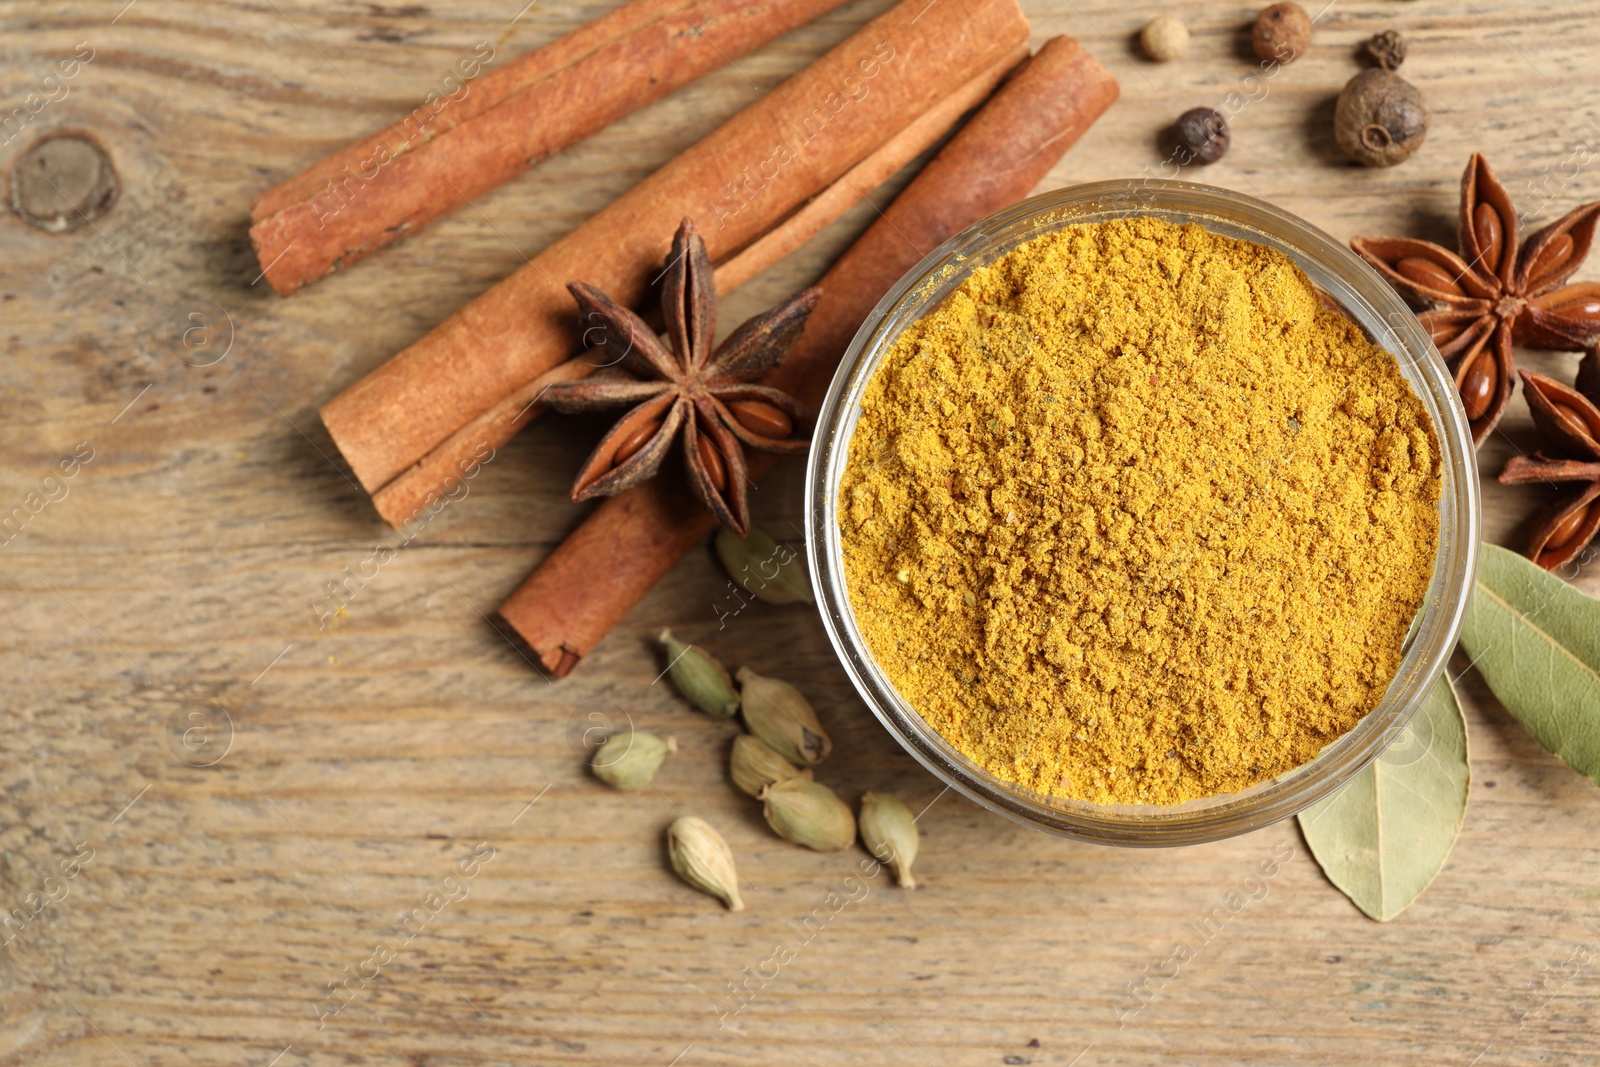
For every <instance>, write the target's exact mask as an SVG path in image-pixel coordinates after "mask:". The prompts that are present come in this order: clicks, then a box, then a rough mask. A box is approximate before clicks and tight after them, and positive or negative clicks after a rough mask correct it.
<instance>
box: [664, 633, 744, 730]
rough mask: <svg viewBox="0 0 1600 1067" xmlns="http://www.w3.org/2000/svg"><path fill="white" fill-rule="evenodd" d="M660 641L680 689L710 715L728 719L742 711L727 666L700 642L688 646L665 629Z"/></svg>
mask: <svg viewBox="0 0 1600 1067" xmlns="http://www.w3.org/2000/svg"><path fill="white" fill-rule="evenodd" d="M658 640H659V641H660V642H661V643H662V645H664V646H665V647H666V650H667V671H668V672H669V673H670V674H671V675H672V684H673V685H675V686H677V687H678V692H680V693H682V694H683V695H684V697H685V698H686V699H687V700H688V701H689V703H691V704H693V705H694V706H695V707H697V708H699V709H700V710H701V711H703V712H705V713H706V714H708V715H715V716H716V717H717V718H719V719H729V718H732V717H733V713H734V712H736V711H738V710H739V694H738V693H737V692H736V691H735V690H734V688H733V679H732V678H729V677H728V669H727V668H726V667H724V666H723V665H722V664H721V663H719V662H717V657H715V656H713V655H712V654H711V653H709V652H707V651H706V650H705V649H703V648H701V647H699V646H698V645H686V644H684V643H683V642H682V641H679V640H678V639H677V638H676V637H673V636H672V631H671V630H662V631H661V636H660V637H659V638H658Z"/></svg>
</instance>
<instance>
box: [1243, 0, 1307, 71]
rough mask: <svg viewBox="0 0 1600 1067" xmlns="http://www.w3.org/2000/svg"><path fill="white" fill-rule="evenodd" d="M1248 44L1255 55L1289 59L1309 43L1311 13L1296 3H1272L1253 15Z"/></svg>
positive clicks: (1280, 61) (1266, 57)
mask: <svg viewBox="0 0 1600 1067" xmlns="http://www.w3.org/2000/svg"><path fill="white" fill-rule="evenodd" d="M1250 44H1251V47H1253V48H1254V49H1255V53H1256V58H1257V59H1275V60H1277V61H1278V62H1279V63H1293V62H1294V61H1295V60H1296V59H1299V58H1300V56H1301V54H1302V53H1304V52H1305V50H1306V48H1307V47H1308V46H1309V45H1310V44H1311V16H1310V15H1307V14H1306V9H1305V8H1303V7H1301V6H1300V5H1299V4H1291V3H1282V4H1273V5H1272V6H1271V7H1269V8H1267V9H1266V10H1264V11H1262V12H1261V14H1259V15H1257V16H1256V24H1255V27H1254V28H1253V29H1252V30H1251V31H1250Z"/></svg>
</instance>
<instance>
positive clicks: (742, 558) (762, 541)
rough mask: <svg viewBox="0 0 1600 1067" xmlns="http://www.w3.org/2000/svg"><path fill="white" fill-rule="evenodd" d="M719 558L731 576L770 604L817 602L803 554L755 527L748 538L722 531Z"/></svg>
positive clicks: (718, 536) (718, 538) (718, 547)
mask: <svg viewBox="0 0 1600 1067" xmlns="http://www.w3.org/2000/svg"><path fill="white" fill-rule="evenodd" d="M717 558H718V559H720V560H721V561H722V566H723V569H725V570H726V571H727V572H728V574H729V576H730V577H732V578H733V580H734V581H736V582H738V583H739V584H740V585H742V586H744V587H745V589H746V590H748V591H749V592H750V594H751V595H753V596H754V597H755V598H756V599H757V600H764V601H766V602H767V603H768V604H794V603H797V602H798V603H805V604H814V603H816V600H815V599H814V598H813V597H812V595H811V579H809V578H807V577H806V568H805V564H803V563H801V562H800V556H799V554H798V553H796V552H795V550H794V549H792V548H790V547H789V546H788V545H780V544H778V542H776V541H774V540H773V539H772V538H771V537H769V536H768V535H767V534H766V533H764V532H763V531H761V530H758V529H756V528H755V527H754V526H752V527H750V536H748V537H740V536H739V535H738V534H736V533H734V532H733V531H731V530H729V529H727V528H726V527H724V528H723V529H722V530H720V531H719V532H718V533H717Z"/></svg>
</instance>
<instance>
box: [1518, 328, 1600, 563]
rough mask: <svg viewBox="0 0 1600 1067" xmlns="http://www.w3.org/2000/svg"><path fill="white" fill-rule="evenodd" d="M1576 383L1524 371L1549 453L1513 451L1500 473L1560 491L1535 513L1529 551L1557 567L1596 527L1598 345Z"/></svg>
mask: <svg viewBox="0 0 1600 1067" xmlns="http://www.w3.org/2000/svg"><path fill="white" fill-rule="evenodd" d="M1578 382H1579V388H1578V389H1573V388H1570V387H1569V386H1565V385H1562V384H1561V383H1560V382H1558V381H1556V380H1555V379H1554V378H1547V377H1545V376H1544V375H1542V374H1529V373H1527V372H1526V371H1523V372H1522V395H1523V396H1524V397H1526V398H1527V400H1528V409H1529V410H1530V411H1532V412H1533V423H1534V426H1535V427H1537V428H1538V430H1539V436H1540V438H1541V440H1542V442H1543V443H1544V444H1545V445H1546V446H1547V447H1548V448H1549V449H1550V453H1551V454H1547V453H1546V452H1544V451H1540V452H1536V453H1535V454H1534V455H1533V456H1532V457H1531V458H1530V457H1527V456H1513V457H1512V458H1511V460H1510V461H1509V462H1507V463H1506V466H1505V469H1504V470H1502V471H1501V472H1500V481H1501V483H1502V484H1504V485H1520V484H1524V483H1527V482H1550V483H1553V484H1558V485H1562V486H1564V488H1563V489H1562V491H1561V494H1560V495H1559V496H1557V497H1556V498H1555V499H1553V500H1552V501H1551V502H1550V503H1549V504H1547V505H1545V507H1544V508H1542V509H1541V510H1540V511H1539V513H1538V514H1537V515H1536V516H1535V517H1534V521H1533V531H1532V533H1531V535H1530V536H1529V538H1528V548H1527V555H1528V558H1529V559H1531V560H1533V561H1534V562H1535V563H1537V564H1538V565H1539V566H1541V567H1543V568H1544V569H1545V570H1550V571H1553V570H1557V569H1559V568H1560V567H1561V566H1562V564H1564V563H1566V562H1567V561H1568V560H1570V559H1572V558H1573V557H1574V556H1576V555H1577V554H1578V553H1580V552H1582V551H1583V550H1584V549H1585V548H1586V547H1588V545H1589V542H1590V541H1592V540H1594V536H1595V533H1596V532H1597V531H1600V406H1597V405H1596V403H1595V402H1596V400H1600V350H1596V349H1590V351H1589V353H1588V354H1587V355H1586V356H1584V359H1583V363H1582V364H1581V365H1580V367H1579V372H1578Z"/></svg>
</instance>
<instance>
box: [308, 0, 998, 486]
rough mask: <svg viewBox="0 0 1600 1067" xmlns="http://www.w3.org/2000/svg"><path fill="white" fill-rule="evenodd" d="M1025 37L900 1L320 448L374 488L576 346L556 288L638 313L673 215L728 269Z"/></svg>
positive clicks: (433, 349) (971, 7) (701, 146)
mask: <svg viewBox="0 0 1600 1067" xmlns="http://www.w3.org/2000/svg"><path fill="white" fill-rule="evenodd" d="M1027 33H1028V23H1027V20H1026V19H1025V18H1023V16H1022V12H1021V10H1020V9H1018V7H1017V5H1016V0H966V2H964V3H961V4H954V3H935V4H932V5H930V4H928V2H927V0H903V2H902V3H900V4H897V5H896V6H895V7H893V8H891V9H890V10H889V11H888V12H886V13H885V14H883V15H882V16H880V17H878V18H876V19H874V20H873V21H872V22H870V23H868V24H867V25H866V26H865V27H863V28H862V29H861V30H860V31H859V32H857V33H856V34H854V35H853V36H851V37H850V38H849V39H848V40H846V41H845V42H844V43H842V44H840V45H839V46H838V47H836V48H834V49H833V50H832V51H830V52H829V53H828V54H827V55H825V56H823V57H822V58H821V59H819V60H817V61H816V62H815V63H813V64H812V65H811V66H809V67H807V68H806V69H805V70H804V71H802V72H800V73H799V74H797V75H795V76H794V77H793V78H790V79H789V80H788V81H787V82H785V83H783V84H782V85H780V86H779V87H778V88H777V89H775V90H773V91H772V92H771V93H769V94H768V95H767V96H765V97H764V98H762V99H761V100H759V101H757V102H756V103H755V104H752V105H751V106H750V107H748V108H746V109H745V110H744V111H742V112H741V113H739V114H738V115H736V116H734V117H733V118H732V119H730V120H729V121H728V122H727V123H725V124H723V126H722V127H720V128H719V129H717V130H716V131H714V132H713V133H711V134H710V135H709V136H707V137H706V138H705V139H703V140H702V141H700V142H699V143H698V144H697V145H695V146H694V147H692V148H690V149H689V150H688V151H686V152H684V153H683V154H682V155H680V156H679V157H678V158H677V159H675V160H673V161H672V162H670V163H668V164H667V165H666V166H664V167H662V168H661V169H660V170H658V171H657V172H656V173H655V174H653V175H651V176H650V177H649V178H647V179H645V180H644V181H643V182H641V183H640V184H639V185H638V186H636V187H635V188H634V189H633V190H632V191H631V192H629V193H627V194H626V195H624V196H623V197H621V198H620V199H618V200H617V201H616V202H614V203H613V204H611V205H610V206H609V207H607V208H606V209H605V210H603V211H601V212H600V213H599V214H597V215H595V216H594V217H593V218H591V219H589V221H587V222H586V223H584V224H583V225H582V226H580V227H578V228H577V229H576V230H574V231H573V232H572V233H570V234H568V235H567V236H566V237H564V238H562V239H561V240H560V241H557V242H556V243H555V244H553V245H551V246H550V247H549V248H547V249H545V251H543V252H541V253H540V254H539V255H538V256H536V257H534V258H533V259H532V260H531V261H530V262H529V263H528V264H526V265H525V266H523V267H522V268H520V269H519V270H517V272H516V273H514V274H512V275H511V276H510V277H508V278H506V279H505V280H504V281H502V282H500V283H499V284H498V285H496V286H495V287H494V288H492V289H490V290H489V291H488V292H487V293H484V294H483V295H482V296H480V297H478V299H476V300H474V301H473V302H472V303H470V304H468V305H467V306H466V307H464V308H462V309H461V310H460V311H458V312H456V313H455V314H454V315H452V316H451V317H450V318H449V319H447V320H446V321H445V322H444V323H443V324H441V325H440V326H439V327H438V328H436V329H435V330H433V331H432V332H431V333H429V334H428V335H427V336H426V337H423V338H422V339H421V340H420V341H418V342H417V343H416V344H414V345H412V346H411V347H410V348H407V349H406V350H405V351H404V352H401V353H400V354H399V355H397V356H395V357H394V358H393V359H391V360H389V361H388V362H387V363H385V364H384V365H383V366H381V367H379V368H378V369H377V370H375V371H373V372H372V373H371V374H368V375H367V376H366V377H365V378H363V379H361V381H359V382H357V383H356V384H355V385H353V386H352V387H350V388H349V389H347V390H346V391H345V392H343V393H341V394H340V395H339V396H337V397H335V398H334V399H333V400H331V401H330V402H329V403H328V404H327V405H326V406H324V407H323V409H322V418H323V422H324V423H326V424H327V427H328V431H329V433H330V434H331V435H332V437H333V440H334V442H335V443H336V444H337V445H338V446H339V449H340V451H341V452H343V453H344V456H345V459H346V460H347V461H348V462H349V464H350V467H351V469H352V470H353V471H354V472H355V474H356V476H357V477H358V478H359V479H360V480H361V483H362V485H364V486H365V487H366V488H367V490H368V492H376V491H377V490H379V489H380V488H382V487H383V486H384V485H386V484H388V483H389V482H390V481H391V480H393V479H394V478H395V477H396V476H397V475H399V474H400V473H402V472H403V471H405V470H406V469H407V468H408V467H410V466H411V465H412V464H414V463H416V462H418V461H419V460H421V459H423V458H424V457H425V456H426V455H427V454H428V453H429V452H430V451H431V450H432V449H433V448H434V447H435V446H437V445H438V444H439V443H440V442H441V441H443V440H445V439H446V438H447V437H449V436H450V435H451V434H454V433H456V432H457V431H458V430H460V429H461V428H462V427H463V426H465V425H466V424H467V423H469V422H471V421H472V420H473V419H475V418H477V417H478V416H479V415H481V414H483V413H484V412H486V411H488V410H489V409H491V408H492V407H494V405H495V404H496V403H498V402H500V401H501V400H503V399H504V398H505V397H506V396H508V395H510V394H511V393H513V392H515V391H516V390H517V389H519V388H522V387H523V386H525V385H526V384H527V383H529V382H531V381H532V380H533V379H535V378H537V377H538V376H539V375H541V374H543V373H545V372H546V371H548V370H549V369H550V368H552V367H554V366H555V365H557V364H558V363H561V362H562V361H564V360H566V359H567V358H568V357H570V356H571V355H572V354H573V353H574V352H575V351H576V350H577V348H578V341H579V333H580V331H579V327H578V321H577V314H576V311H575V310H574V307H573V303H572V299H571V297H570V296H569V295H568V293H567V292H566V289H565V288H564V286H565V284H566V282H568V281H569V280H572V279H575V278H577V279H582V280H584V281H587V282H589V283H590V284H592V285H595V286H597V287H599V288H600V289H603V290H605V292H606V293H608V294H609V295H610V296H611V297H612V298H613V299H614V300H616V301H618V302H619V303H624V304H632V305H637V304H638V303H639V302H640V301H641V300H642V298H643V297H644V295H645V293H646V291H647V289H648V287H649V282H650V278H651V277H652V275H654V273H655V272H656V271H658V270H659V269H660V264H661V263H662V262H663V261H664V260H665V258H666V254H667V251H668V248H669V246H670V244H671V237H672V234H673V232H674V231H675V230H676V228H677V225H678V223H679V222H680V221H681V220H682V219H683V218H684V217H686V216H687V217H691V218H694V219H695V220H696V222H697V223H699V227H700V231H701V233H702V234H703V235H704V237H705V240H706V245H707V249H708V251H709V253H710V255H711V257H712V260H713V261H714V262H720V261H722V260H724V259H726V258H729V257H730V256H732V255H733V254H735V253H736V252H737V251H739V250H740V249H742V248H744V247H745V246H746V245H748V244H750V243H752V242H753V241H755V240H757V239H759V238H760V237H761V236H762V235H763V234H765V233H766V232H767V231H768V230H770V229H771V228H772V227H773V226H774V225H775V224H776V223H777V222H778V221H779V220H781V219H783V218H785V217H786V216H788V215H789V214H790V213H791V212H793V211H794V210H795V209H797V208H798V207H799V206H800V205H802V204H803V203H805V202H806V201H807V200H808V199H809V198H811V197H812V196H814V195H816V194H817V193H818V192H819V191H821V190H822V189H825V188H826V187H827V186H829V185H830V184H832V183H833V182H834V181H836V180H837V179H838V178H839V176H840V175H842V174H844V173H845V172H846V171H848V170H849V169H850V168H851V167H852V166H854V165H855V164H856V163H858V162H859V161H860V160H861V159H863V158H865V157H866V156H867V155H869V154H870V153H871V152H872V151H873V150H874V149H876V148H877V147H878V146H879V145H881V144H882V143H883V142H884V141H885V140H887V139H888V138H890V137H892V136H893V135H894V134H895V133H897V132H899V131H900V130H902V129H904V128H905V127H906V126H908V125H910V124H911V123H912V122H913V121H915V119H916V118H917V117H918V116H919V115H922V114H924V113H925V112H926V111H927V110H928V109H929V108H930V107H932V106H933V105H934V104H935V103H936V102H937V101H939V100H940V99H942V98H943V97H945V96H946V95H948V93H949V92H950V87H951V86H952V85H960V84H962V83H964V82H966V81H968V80H969V79H971V78H974V77H976V76H977V75H978V74H980V73H981V72H982V71H983V70H984V69H985V68H987V67H989V66H990V65H992V64H994V63H996V62H998V61H999V60H1000V59H1001V58H1002V57H1003V56H1004V55H1006V53H1008V52H1009V51H1011V50H1012V49H1013V48H1015V47H1016V46H1017V45H1018V44H1020V43H1022V42H1023V41H1024V40H1025V39H1026V37H1027Z"/></svg>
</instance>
